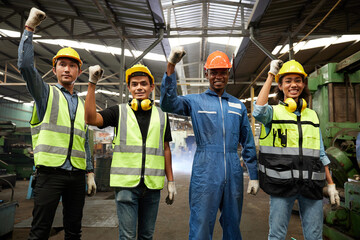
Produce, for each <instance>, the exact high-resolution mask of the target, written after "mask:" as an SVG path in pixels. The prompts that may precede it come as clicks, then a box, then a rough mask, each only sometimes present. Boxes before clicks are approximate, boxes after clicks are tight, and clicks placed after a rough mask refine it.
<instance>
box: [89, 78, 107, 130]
mask: <svg viewBox="0 0 360 240" xmlns="http://www.w3.org/2000/svg"><path fill="white" fill-rule="evenodd" d="M95 88H96V85H95V84H92V83H90V82H89V83H88V91H87V95H86V99H85V122H86V123H87V124H89V125H93V126H98V127H100V126H102V125H103V119H102V117H101V115H100V114H99V113H97V112H96V100H95Z"/></svg>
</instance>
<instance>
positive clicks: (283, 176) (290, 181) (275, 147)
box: [259, 105, 325, 199]
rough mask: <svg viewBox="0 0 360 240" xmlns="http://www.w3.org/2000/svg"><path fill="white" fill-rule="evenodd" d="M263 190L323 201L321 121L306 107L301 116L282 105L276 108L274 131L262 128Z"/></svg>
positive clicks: (260, 161)
mask: <svg viewBox="0 0 360 240" xmlns="http://www.w3.org/2000/svg"><path fill="white" fill-rule="evenodd" d="M259 179H260V187H261V188H262V189H263V190H264V191H265V192H266V193H268V194H270V195H273V196H278V197H290V196H294V195H296V194H298V193H300V194H302V195H303V196H305V197H307V198H310V199H322V197H323V195H322V188H323V187H324V185H325V170H324V166H323V164H322V162H321V161H320V130H319V118H318V116H317V114H316V112H315V111H313V110H311V109H309V108H306V109H304V110H303V111H302V112H301V115H300V116H297V115H296V114H294V113H290V112H289V111H287V110H286V109H285V106H283V105H276V106H273V119H272V122H271V130H270V132H269V133H266V130H265V126H264V125H262V128H261V134H260V152H259Z"/></svg>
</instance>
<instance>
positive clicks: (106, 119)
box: [99, 105, 172, 142]
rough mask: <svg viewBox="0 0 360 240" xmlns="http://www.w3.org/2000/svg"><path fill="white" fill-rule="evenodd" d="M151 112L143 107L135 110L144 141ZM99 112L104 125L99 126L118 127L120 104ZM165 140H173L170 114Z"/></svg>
mask: <svg viewBox="0 0 360 240" xmlns="http://www.w3.org/2000/svg"><path fill="white" fill-rule="evenodd" d="M151 112H152V111H150V110H149V111H144V110H142V109H139V110H138V111H134V113H135V116H136V119H137V121H138V124H139V127H140V131H141V134H142V137H143V141H144V142H146V136H147V132H148V129H149V124H150V117H151ZM99 113H100V114H101V116H102V117H103V126H102V127H99V128H106V127H109V126H111V127H116V128H117V127H118V125H119V106H118V105H115V106H112V107H109V108H107V109H104V110H102V111H100V112H99ZM164 141H165V142H171V141H172V137H171V131H170V123H169V116H168V115H167V124H166V129H165V137H164Z"/></svg>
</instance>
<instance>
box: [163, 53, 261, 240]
mask: <svg viewBox="0 0 360 240" xmlns="http://www.w3.org/2000/svg"><path fill="white" fill-rule="evenodd" d="M185 54H186V52H185V50H184V48H183V47H175V48H173V49H172V51H171V53H170V56H169V58H168V64H167V71H166V73H165V74H164V77H163V79H162V83H161V98H160V105H161V108H162V109H163V111H166V112H171V113H175V114H179V115H185V116H191V119H192V123H193V129H194V133H195V138H196V145H197V149H196V153H195V156H194V162H193V167H192V175H191V181H190V190H189V204H190V222H189V224H190V232H189V239H194V240H199V239H201V240H205V239H212V235H213V229H214V225H215V220H216V214H217V211H218V209H219V210H220V212H221V216H220V224H221V226H222V228H223V239H227V240H228V239H241V233H240V220H241V211H242V203H243V169H242V167H241V164H240V159H239V156H238V154H237V148H238V144H239V143H240V144H241V146H242V157H243V159H244V161H245V164H246V166H247V169H248V171H249V175H250V181H249V185H248V190H247V192H248V193H251V194H253V195H256V193H257V191H258V189H259V181H258V172H257V158H256V150H255V144H254V138H253V135H252V131H251V128H250V124H249V120H248V117H247V111H246V107H245V105H244V104H243V103H242V102H240V100H239V99H237V98H235V97H234V96H231V95H230V94H228V93H227V92H226V91H225V87H226V85H227V82H228V79H229V74H230V72H229V70H230V68H231V63H230V61H229V58H228V57H227V55H226V54H225V53H223V52H220V51H216V52H213V53H212V54H210V55H209V57H208V59H207V61H206V64H205V76H206V78H207V79H208V80H209V84H210V86H209V89H208V90H206V91H205V92H203V93H201V94H190V95H186V96H177V93H176V87H177V86H176V76H175V65H176V64H177V63H178V62H180V61H181V59H182V57H183V56H184V55H185Z"/></svg>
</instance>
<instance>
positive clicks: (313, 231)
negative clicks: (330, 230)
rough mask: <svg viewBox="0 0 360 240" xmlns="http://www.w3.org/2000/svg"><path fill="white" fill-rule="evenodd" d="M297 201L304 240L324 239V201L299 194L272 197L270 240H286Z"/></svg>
mask: <svg viewBox="0 0 360 240" xmlns="http://www.w3.org/2000/svg"><path fill="white" fill-rule="evenodd" d="M295 199H297V200H298V203H299V210H300V218H301V226H302V229H303V234H304V238H305V239H306V240H319V239H322V229H323V204H322V200H313V199H309V198H306V197H303V196H301V195H300V194H298V195H295V196H293V197H287V198H286V197H275V196H270V217H269V227H270V229H269V238H268V239H269V240H275V239H276V240H280V239H281V240H283V239H285V237H286V233H287V228H288V224H289V221H290V217H291V211H292V208H293V205H294V202H295Z"/></svg>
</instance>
